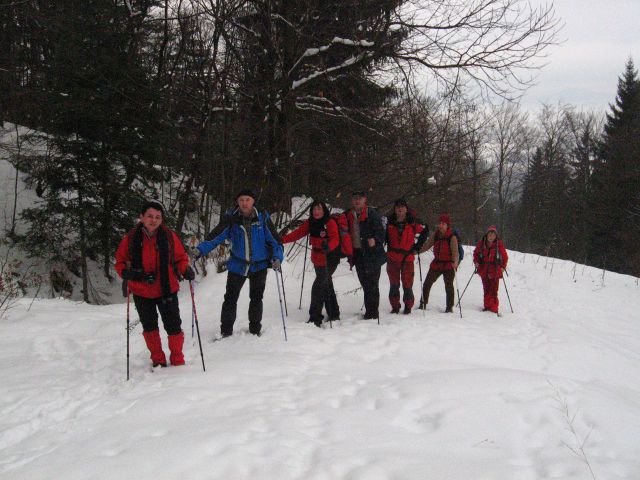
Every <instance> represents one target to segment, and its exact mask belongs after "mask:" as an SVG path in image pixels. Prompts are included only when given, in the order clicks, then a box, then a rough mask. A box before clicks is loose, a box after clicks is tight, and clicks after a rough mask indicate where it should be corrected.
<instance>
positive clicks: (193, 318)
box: [191, 307, 196, 338]
mask: <svg viewBox="0 0 640 480" xmlns="http://www.w3.org/2000/svg"><path fill="white" fill-rule="evenodd" d="M195 325H196V320H195V315H194V309H193V307H192V308H191V338H193V333H194V332H193V331H194V329H195Z"/></svg>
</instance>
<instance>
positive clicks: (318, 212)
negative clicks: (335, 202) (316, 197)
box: [311, 205, 324, 220]
mask: <svg viewBox="0 0 640 480" xmlns="http://www.w3.org/2000/svg"><path fill="white" fill-rule="evenodd" d="M311 214H312V215H313V218H315V219H316V220H319V219H321V218H322V217H323V216H324V210H323V209H322V205H316V206H315V207H313V210H311Z"/></svg>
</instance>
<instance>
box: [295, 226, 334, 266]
mask: <svg viewBox="0 0 640 480" xmlns="http://www.w3.org/2000/svg"><path fill="white" fill-rule="evenodd" d="M308 234H309V220H305V221H304V223H303V224H302V225H300V226H299V227H298V228H296V229H295V230H294V231H293V232H291V233H288V234H287V235H285V236H284V237H282V243H291V242H295V241H296V240H300V239H301V238H302V237H304V236H306V235H308ZM309 243H310V244H311V262H312V263H313V264H314V265H315V266H316V267H324V266H326V265H327V252H333V251H334V250H335V249H336V248H338V247H339V245H340V234H339V233H338V225H337V223H336V220H335V219H333V218H329V219H328V220H327V223H326V224H325V226H324V228H322V229H321V230H320V236H314V235H310V236H309ZM325 245H326V247H327V248H326V249H325ZM336 253H339V252H336Z"/></svg>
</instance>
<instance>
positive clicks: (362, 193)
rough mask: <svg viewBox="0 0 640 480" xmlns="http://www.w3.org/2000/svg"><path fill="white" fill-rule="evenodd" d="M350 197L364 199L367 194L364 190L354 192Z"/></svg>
mask: <svg viewBox="0 0 640 480" xmlns="http://www.w3.org/2000/svg"><path fill="white" fill-rule="evenodd" d="M351 196H352V197H366V196H367V192H366V191H365V190H354V191H353V192H351Z"/></svg>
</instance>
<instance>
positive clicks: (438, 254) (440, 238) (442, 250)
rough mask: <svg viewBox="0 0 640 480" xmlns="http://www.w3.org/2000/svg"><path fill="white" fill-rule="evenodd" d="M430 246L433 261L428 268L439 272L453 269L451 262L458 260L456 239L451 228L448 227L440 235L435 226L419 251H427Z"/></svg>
mask: <svg viewBox="0 0 640 480" xmlns="http://www.w3.org/2000/svg"><path fill="white" fill-rule="evenodd" d="M432 246H433V261H432V262H431V265H430V266H429V268H431V269H432V270H436V271H439V272H443V271H447V270H453V264H454V263H457V262H458V261H459V258H458V239H457V238H456V236H455V235H454V234H453V230H451V228H448V229H447V231H446V232H445V234H444V235H441V234H440V230H438V229H437V228H436V230H435V231H434V232H433V233H432V234H431V237H429V240H427V243H426V244H425V245H424V247H423V248H422V249H421V250H420V251H421V252H424V251H427V250H429V249H430V248H431V247H432Z"/></svg>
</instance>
